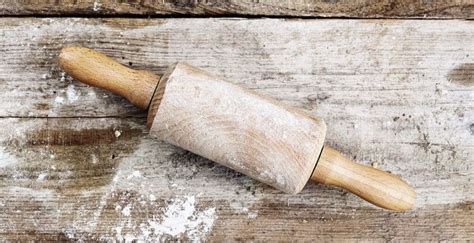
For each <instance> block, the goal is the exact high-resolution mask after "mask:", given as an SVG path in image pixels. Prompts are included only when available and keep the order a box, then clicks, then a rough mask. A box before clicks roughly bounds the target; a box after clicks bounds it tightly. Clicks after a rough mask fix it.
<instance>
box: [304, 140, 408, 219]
mask: <svg viewBox="0 0 474 243" xmlns="http://www.w3.org/2000/svg"><path fill="white" fill-rule="evenodd" d="M311 180H314V181H316V182H319V183H322V184H325V185H332V186H337V187H340V188H343V189H346V190H348V191H350V192H352V193H354V194H356V195H357V196H359V197H361V198H363V199H364V200H366V201H368V202H370V203H372V204H375V205H377V206H379V207H382V208H385V209H390V210H394V211H400V212H401V211H406V210H409V209H411V208H412V207H413V204H414V201H415V197H416V193H415V191H414V190H413V188H411V187H410V186H409V185H408V184H407V183H405V182H404V181H402V180H401V179H400V178H399V177H398V176H395V175H392V174H390V173H387V172H385V171H381V170H378V169H375V168H373V167H370V166H366V165H361V164H357V163H354V162H353V161H351V160H349V159H347V158H345V157H344V156H343V155H342V154H341V153H339V152H338V151H336V150H335V149H333V148H330V147H328V146H324V148H323V151H322V154H321V157H320V159H319V161H318V164H317V165H316V168H315V170H314V172H313V175H312V176H311Z"/></svg>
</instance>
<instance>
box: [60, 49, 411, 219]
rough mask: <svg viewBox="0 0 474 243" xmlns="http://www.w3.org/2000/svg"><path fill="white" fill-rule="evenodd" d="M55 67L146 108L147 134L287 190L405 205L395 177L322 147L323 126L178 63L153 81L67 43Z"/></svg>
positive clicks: (406, 190) (406, 192)
mask: <svg viewBox="0 0 474 243" xmlns="http://www.w3.org/2000/svg"><path fill="white" fill-rule="evenodd" d="M59 64H60V66H61V67H62V68H63V69H64V71H66V72H67V73H68V74H69V75H71V76H72V77H73V78H75V79H77V80H79V81H81V82H84V83H86V84H90V85H93V86H96V87H100V88H104V89H107V90H110V91H112V92H114V93H117V94H119V95H121V96H123V97H125V98H127V99H128V100H129V101H130V102H132V103H133V104H134V105H136V106H137V107H139V108H141V109H145V110H148V117H147V125H148V127H149V128H150V134H151V135H152V136H154V137H157V138H158V139H161V140H164V141H166V142H169V143H171V144H174V145H176V146H178V147H181V148H183V149H186V150H188V151H191V152H193V153H195V154H198V155H200V156H203V157H205V158H208V159H210V160H212V161H215V162H217V163H220V164H222V165H225V166H227V167H230V168H232V169H234V170H237V171H239V172H241V173H243V174H246V175H248V176H251V177H253V178H255V179H257V180H259V181H261V182H263V183H266V184H268V185H271V186H273V187H275V188H277V189H280V190H282V191H284V192H287V193H293V194H295V193H298V192H300V191H301V190H302V189H303V187H304V185H305V184H306V182H307V181H308V180H309V179H311V180H314V181H316V182H319V183H323V184H326V185H334V186H338V187H341V188H344V189H346V190H348V191H350V192H352V193H354V194H356V195H358V196H360V197H361V198H363V199H365V200H367V201H369V202H371V203H373V204H375V205H377V206H380V207H382V208H386V209H391V210H395V211H405V210H408V209H410V208H412V206H413V203H414V199H415V192H414V190H413V189H412V188H411V187H410V186H409V185H407V184H406V183H405V182H403V181H402V180H401V179H400V178H399V177H397V176H394V175H392V174H389V173H387V172H384V171H381V170H377V169H375V168H372V167H369V166H365V165H360V164H356V163H354V162H352V161H350V160H348V159H346V158H344V157H343V156H342V155H341V154H340V153H339V152H337V151H336V150H334V149H332V148H330V147H328V146H325V147H324V148H323V144H324V138H325V134H326V125H325V123H324V121H323V120H322V119H320V118H318V117H316V116H314V115H312V114H310V113H308V112H306V111H304V110H301V109H296V108H292V107H288V106H286V105H284V104H281V103H279V102H278V101H276V100H274V99H272V98H269V97H266V96H263V95H260V94H257V93H255V92H253V91H250V90H247V89H245V88H243V87H241V86H238V85H235V84H232V83H231V82H228V81H226V80H224V79H222V78H219V77H217V76H214V75H212V74H209V73H207V72H205V71H203V70H200V69H198V68H195V67H192V66H190V65H188V64H185V63H177V64H175V65H173V66H172V67H170V68H169V69H168V70H167V71H166V72H165V74H164V75H163V76H162V77H161V78H160V77H159V76H157V75H156V74H153V73H151V72H148V71H137V70H132V69H129V68H127V67H125V66H123V65H121V64H119V63H117V62H115V61H114V60H112V59H110V58H109V57H107V56H105V55H103V54H101V53H99V52H96V51H94V50H91V49H87V48H83V47H78V46H69V47H65V48H64V49H63V50H62V51H61V54H60V56H59Z"/></svg>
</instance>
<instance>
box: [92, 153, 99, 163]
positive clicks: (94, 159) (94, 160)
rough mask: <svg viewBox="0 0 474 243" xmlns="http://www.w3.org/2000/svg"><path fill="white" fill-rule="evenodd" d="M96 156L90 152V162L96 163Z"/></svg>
mask: <svg viewBox="0 0 474 243" xmlns="http://www.w3.org/2000/svg"><path fill="white" fill-rule="evenodd" d="M97 161H98V160H97V156H96V155H95V154H91V162H92V164H97Z"/></svg>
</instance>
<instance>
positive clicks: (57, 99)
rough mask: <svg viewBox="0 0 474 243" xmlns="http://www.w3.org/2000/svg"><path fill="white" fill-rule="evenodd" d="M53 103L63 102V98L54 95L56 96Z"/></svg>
mask: <svg viewBox="0 0 474 243" xmlns="http://www.w3.org/2000/svg"><path fill="white" fill-rule="evenodd" d="M54 103H56V104H63V103H64V98H63V97H61V96H56V98H55V99H54Z"/></svg>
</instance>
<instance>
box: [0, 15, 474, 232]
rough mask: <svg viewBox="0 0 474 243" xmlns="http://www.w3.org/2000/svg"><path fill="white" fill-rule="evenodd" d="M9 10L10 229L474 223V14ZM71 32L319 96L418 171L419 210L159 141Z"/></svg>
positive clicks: (5, 117)
mask: <svg viewBox="0 0 474 243" xmlns="http://www.w3.org/2000/svg"><path fill="white" fill-rule="evenodd" d="M0 22H1V23H0V26H2V27H1V28H0V36H2V37H3V39H4V40H5V41H4V42H1V43H0V50H1V52H2V53H3V55H2V56H1V57H0V87H1V90H2V92H1V93H0V116H1V118H0V185H1V186H0V206H1V207H2V209H3V210H2V211H1V212H0V238H3V239H6V240H31V239H37V240H41V239H44V240H48V239H50V240H63V239H76V240H80V239H83V240H94V239H95V240H99V239H102V240H113V239H119V240H120V239H125V238H127V239H145V238H146V239H149V240H154V239H158V238H160V239H183V240H186V239H191V240H202V239H208V240H216V241H218V240H224V239H234V240H252V239H253V240H275V239H280V240H297V239H300V240H312V239H319V240H376V241H377V240H378V241H387V240H407V241H411V240H462V239H472V238H474V232H473V230H472V229H473V222H474V214H473V212H474V210H472V207H473V204H474V203H473V201H474V197H473V195H474V191H473V190H474V189H473V188H474V187H473V186H472V178H473V175H474V169H473V166H472V162H473V160H472V158H474V144H473V143H474V140H473V139H472V136H473V134H474V132H473V130H474V128H473V127H474V125H473V120H474V119H473V118H474V96H473V93H474V86H473V83H474V80H473V75H472V70H473V68H474V66H473V63H474V45H473V42H472V40H473V39H474V38H473V37H474V28H472V27H473V23H472V22H469V21H456V20H453V21H428V20H424V21H415V20H412V21H387V20H370V21H367V20H298V21H285V20H275V19H265V20H242V19H240V20H238V21H236V19H177V20H173V19H170V20H161V19H153V20H142V19H92V20H90V19H64V18H61V19H29V18H3V19H0ZM203 33H206V34H203ZM69 43H80V44H83V45H86V46H88V47H92V48H97V49H99V50H101V51H104V52H106V53H107V54H109V55H111V56H114V57H116V58H118V59H119V60H120V61H121V62H123V63H125V64H129V63H130V62H131V65H132V66H134V67H137V68H142V69H149V70H153V71H155V72H158V73H161V72H163V70H164V69H165V67H166V66H168V65H170V64H171V63H174V62H176V61H180V60H186V61H188V62H189V63H191V64H193V65H195V66H198V67H201V68H203V69H206V70H208V71H210V72H212V73H215V74H218V75H221V76H223V77H225V78H227V79H229V80H233V81H234V82H236V83H239V84H242V85H244V86H246V87H249V88H251V89H253V90H256V91H258V92H261V93H264V94H267V95H270V96H273V97H276V98H277V99H279V100H281V101H282V102H285V103H288V104H290V105H294V106H298V107H303V108H305V109H308V110H310V111H311V112H313V113H314V114H317V115H319V116H321V117H323V118H324V119H325V120H326V122H327V123H328V130H329V132H328V134H327V141H328V143H329V144H330V145H332V146H335V147H336V148H338V149H340V150H342V151H343V152H344V153H345V154H346V155H348V156H350V157H353V158H354V159H356V160H359V161H361V162H362V163H367V164H370V163H373V162H377V163H374V164H373V165H374V166H378V167H381V168H383V169H386V170H389V171H391V172H392V173H394V174H397V175H401V176H402V177H403V178H405V179H406V180H407V181H408V182H410V183H411V184H412V185H413V186H414V187H415V189H416V191H417V192H418V197H417V201H416V205H415V210H413V211H411V212H408V213H403V214H396V213H390V212H387V211H383V210H380V209H377V208H375V207H373V206H371V205H369V204H367V203H365V202H363V201H362V200H359V199H357V198H356V197H355V196H353V195H351V194H348V193H345V192H343V191H341V190H338V189H333V188H329V187H325V186H321V185H317V184H309V185H308V186H307V187H306V188H305V190H303V192H302V193H301V194H298V195H296V196H294V195H286V194H284V193H281V192H278V191H276V190H274V189H272V188H270V187H268V186H265V185H262V184H260V183H258V182H256V181H254V180H252V179H249V178H247V177H245V176H242V175H240V174H238V173H235V172H232V171H230V170H228V169H226V168H223V167H221V166H218V165H215V164H214V163H212V162H210V161H207V160H205V159H202V158H200V157H198V156H195V155H192V154H190V153H188V152H185V151H183V150H180V149H178V148H176V147H173V146H171V145H167V144H165V143H162V142H159V141H156V140H153V139H152V138H150V137H149V136H148V135H147V134H146V128H145V125H144V124H145V118H144V116H145V113H143V112H141V111H138V110H137V109H135V108H133V107H131V106H127V105H126V101H125V100H123V99H121V98H119V97H117V96H114V95H110V94H107V93H106V92H103V91H100V90H97V89H93V88H90V87H87V86H85V85H82V84H80V83H78V82H75V81H73V80H70V79H69V78H68V77H67V76H66V75H64V76H63V74H62V73H61V71H60V70H59V68H58V66H57V64H56V61H55V58H56V56H57V53H58V51H59V49H60V48H61V47H62V46H63V45H65V44H69ZM122 57H123V58H122ZM176 222H180V223H179V225H182V227H171V225H173V223H176ZM160 225H161V226H160ZM165 226H170V227H165Z"/></svg>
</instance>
